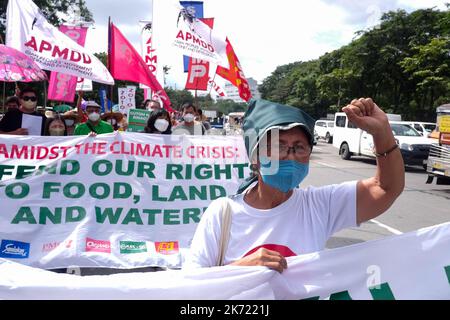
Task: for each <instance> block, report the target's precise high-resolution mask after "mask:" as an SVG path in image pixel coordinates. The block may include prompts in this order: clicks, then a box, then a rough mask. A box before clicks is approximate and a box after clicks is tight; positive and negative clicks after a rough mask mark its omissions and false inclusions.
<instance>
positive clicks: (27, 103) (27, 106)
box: [22, 100, 37, 110]
mask: <svg viewBox="0 0 450 320" xmlns="http://www.w3.org/2000/svg"><path fill="white" fill-rule="evenodd" d="M36 105H37V101H30V100H28V101H25V100H24V101H23V103H22V106H23V107H24V108H25V109H27V110H34V108H36Z"/></svg>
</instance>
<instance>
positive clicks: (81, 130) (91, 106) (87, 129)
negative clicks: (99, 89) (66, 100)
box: [74, 101, 114, 136]
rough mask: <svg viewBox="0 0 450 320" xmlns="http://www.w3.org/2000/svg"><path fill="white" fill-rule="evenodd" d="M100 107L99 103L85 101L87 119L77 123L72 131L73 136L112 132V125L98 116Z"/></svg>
mask: <svg viewBox="0 0 450 320" xmlns="http://www.w3.org/2000/svg"><path fill="white" fill-rule="evenodd" d="M100 109H101V107H100V105H99V104H98V103H97V102H95V101H88V102H87V103H86V114H87V116H88V120H87V121H86V122H85V123H81V124H79V125H77V127H76V128H75V132H74V135H75V136H82V135H96V134H103V133H111V132H114V128H113V127H112V125H111V124H109V123H108V122H105V121H103V120H102V119H101V118H100Z"/></svg>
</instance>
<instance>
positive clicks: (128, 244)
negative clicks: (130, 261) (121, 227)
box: [120, 241, 147, 254]
mask: <svg viewBox="0 0 450 320" xmlns="http://www.w3.org/2000/svg"><path fill="white" fill-rule="evenodd" d="M141 252H147V244H146V243H145V242H135V241H120V253H123V254H127V253H141Z"/></svg>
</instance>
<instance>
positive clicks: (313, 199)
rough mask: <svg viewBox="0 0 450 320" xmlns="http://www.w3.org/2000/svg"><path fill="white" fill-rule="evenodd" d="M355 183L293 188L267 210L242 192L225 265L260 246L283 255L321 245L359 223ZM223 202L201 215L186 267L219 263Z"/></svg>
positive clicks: (236, 198) (232, 202)
mask: <svg viewBox="0 0 450 320" xmlns="http://www.w3.org/2000/svg"><path fill="white" fill-rule="evenodd" d="M356 184H357V182H356V181H353V182H346V183H343V184H339V185H330V186H325V187H320V188H314V187H309V188H307V189H294V192H293V194H292V195H291V197H290V198H289V199H288V200H287V201H285V202H283V203H282V204H280V205H279V206H277V207H275V208H273V209H268V210H260V209H255V208H253V207H251V206H249V205H248V204H247V203H245V201H244V195H243V194H240V195H236V196H233V197H231V198H230V199H229V202H230V205H231V209H232V212H233V213H232V224H231V231H230V240H229V242H228V249H227V251H226V254H225V259H224V265H227V264H230V263H232V262H234V261H236V260H239V259H241V258H243V257H245V256H247V255H249V254H250V253H253V252H254V251H256V250H257V249H259V248H260V247H265V248H267V249H269V250H274V251H278V252H280V253H281V254H283V256H285V257H288V256H295V255H300V254H306V253H311V252H316V251H321V250H323V249H324V248H325V244H326V241H327V240H328V239H329V238H330V237H331V236H332V235H333V234H334V233H335V232H337V231H339V230H342V229H344V228H349V227H355V226H356V225H357V220H356ZM222 201H223V199H218V200H215V201H213V202H212V203H211V204H210V206H209V207H208V209H207V210H206V211H205V213H204V214H203V216H202V219H201V221H200V223H199V225H198V227H197V230H196V232H195V235H194V238H193V239H192V243H191V248H190V251H189V254H188V256H187V257H186V261H185V262H184V264H183V267H184V268H196V267H197V268H198V267H212V266H215V265H216V261H217V255H218V251H219V250H218V247H219V240H220V233H221V219H220V211H221V208H222Z"/></svg>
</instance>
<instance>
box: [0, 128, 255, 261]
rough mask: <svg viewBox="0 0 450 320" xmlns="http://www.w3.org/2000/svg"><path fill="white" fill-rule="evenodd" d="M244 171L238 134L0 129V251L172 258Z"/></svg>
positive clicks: (41, 257) (17, 255)
mask: <svg viewBox="0 0 450 320" xmlns="http://www.w3.org/2000/svg"><path fill="white" fill-rule="evenodd" d="M247 174H248V159H247V155H246V152H245V147H244V143H243V140H242V137H210V136H208V137H189V136H166V135H146V134H137V133H118V132H116V133H113V134H107V135H99V136H97V137H96V138H95V139H92V138H89V137H84V136H83V137H33V136H21V137H16V136H14V137H12V136H7V135H4V136H2V137H0V185H1V187H0V202H1V203H2V214H1V215H0V239H1V241H2V242H1V246H2V250H0V251H1V253H0V257H6V258H9V259H14V260H19V261H20V262H21V263H23V264H27V265H30V266H34V267H39V268H46V269H49V268H65V267H68V266H72V265H76V266H79V267H108V268H136V267H144V266H170V267H180V266H181V263H182V257H183V252H184V251H185V250H187V248H188V247H189V243H190V240H191V238H192V236H193V233H194V231H195V229H196V226H197V224H198V222H199V221H200V217H201V215H202V213H203V212H204V210H205V209H206V208H207V207H208V205H209V203H210V202H211V201H212V200H214V199H216V198H219V197H223V196H226V195H230V194H233V193H235V192H236V190H237V188H238V185H239V184H240V182H241V181H242V180H243V179H244V178H245V177H246V176H247Z"/></svg>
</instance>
